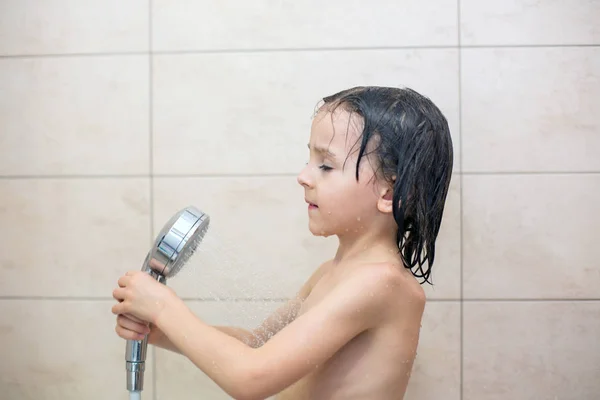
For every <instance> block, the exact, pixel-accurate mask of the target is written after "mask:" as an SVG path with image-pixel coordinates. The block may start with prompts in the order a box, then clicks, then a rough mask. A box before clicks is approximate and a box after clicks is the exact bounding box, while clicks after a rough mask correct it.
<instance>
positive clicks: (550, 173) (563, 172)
mask: <svg viewBox="0 0 600 400" xmlns="http://www.w3.org/2000/svg"><path fill="white" fill-rule="evenodd" d="M460 108H461V106H460V104H459V109H460ZM459 112H460V111H459ZM459 120H460V119H459ZM461 141H462V139H461ZM461 158H462V156H461ZM586 174H600V171H502V172H501V171H463V172H461V175H465V176H468V175H586Z"/></svg>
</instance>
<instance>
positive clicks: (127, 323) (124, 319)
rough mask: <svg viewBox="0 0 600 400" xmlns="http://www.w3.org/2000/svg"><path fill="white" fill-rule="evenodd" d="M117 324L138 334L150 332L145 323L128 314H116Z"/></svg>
mask: <svg viewBox="0 0 600 400" xmlns="http://www.w3.org/2000/svg"><path fill="white" fill-rule="evenodd" d="M117 325H119V326H120V327H122V328H123V329H126V330H129V331H132V332H134V333H137V334H139V335H147V334H148V333H150V327H149V326H148V325H147V324H145V323H143V322H136V321H134V320H133V319H132V317H131V316H129V315H119V316H117Z"/></svg>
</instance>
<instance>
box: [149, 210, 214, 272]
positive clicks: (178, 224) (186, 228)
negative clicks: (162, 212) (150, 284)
mask: <svg viewBox="0 0 600 400" xmlns="http://www.w3.org/2000/svg"><path fill="white" fill-rule="evenodd" d="M209 225H210V217H209V216H208V215H207V214H205V213H203V212H202V211H200V210H198V209H197V208H195V207H191V206H190V207H186V208H184V209H183V210H181V211H179V212H178V213H177V214H175V215H174V216H173V217H172V218H171V219H170V220H169V221H168V222H167V223H166V224H165V226H164V227H163V228H162V230H161V231H160V232H159V233H158V235H157V237H156V240H155V242H154V246H153V247H152V249H151V250H150V252H149V253H148V255H147V256H146V260H145V261H144V266H143V267H142V270H144V271H146V272H149V273H151V274H153V275H157V276H158V277H164V278H172V277H174V276H175V275H176V274H177V273H178V272H179V271H181V268H182V267H183V266H184V265H185V263H186V262H187V261H188V260H189V259H190V257H191V256H192V255H193V254H194V252H195V251H196V249H197V248H198V245H199V244H200V242H201V241H202V239H203V238H204V235H205V234H206V231H207V230H208V226H209Z"/></svg>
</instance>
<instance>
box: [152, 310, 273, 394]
mask: <svg viewBox="0 0 600 400" xmlns="http://www.w3.org/2000/svg"><path fill="white" fill-rule="evenodd" d="M187 303H188V306H189V307H190V308H191V309H192V311H194V312H195V313H196V314H197V315H198V316H199V317H200V318H201V319H202V320H203V321H205V322H207V323H209V324H212V325H224V326H236V327H241V328H245V329H252V328H255V327H257V326H258V325H260V323H261V322H262V321H263V319H264V318H266V317H267V316H268V315H269V314H270V313H272V312H273V311H275V309H276V308H277V307H279V306H280V305H282V304H283V303H282V302H244V301H239V302H220V301H219V302H213V301H209V302H198V301H188V302H187ZM156 352H157V354H156V394H157V400H168V399H179V400H186V399H190V400H191V399H194V400H196V399H210V400H220V399H231V397H230V396H228V395H227V393H225V392H224V391H223V390H222V389H221V388H220V387H219V386H218V385H217V384H216V383H214V382H213V381H212V380H211V379H210V378H209V377H208V376H207V375H205V374H204V373H203V372H202V371H200V370H199V369H198V368H196V366H195V365H194V364H192V362H191V361H190V360H189V359H187V358H185V357H182V356H180V355H178V354H174V353H171V352H168V351H165V350H162V349H157V350H156ZM173 371H177V372H176V373H174V372H173Z"/></svg>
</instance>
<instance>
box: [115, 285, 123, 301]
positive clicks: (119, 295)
mask: <svg viewBox="0 0 600 400" xmlns="http://www.w3.org/2000/svg"><path fill="white" fill-rule="evenodd" d="M113 297H114V298H115V300H119V301H123V300H125V288H123V287H119V288H117V289H115V290H113Z"/></svg>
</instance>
